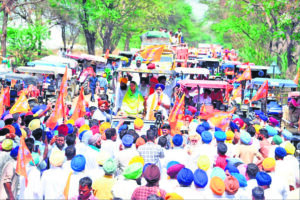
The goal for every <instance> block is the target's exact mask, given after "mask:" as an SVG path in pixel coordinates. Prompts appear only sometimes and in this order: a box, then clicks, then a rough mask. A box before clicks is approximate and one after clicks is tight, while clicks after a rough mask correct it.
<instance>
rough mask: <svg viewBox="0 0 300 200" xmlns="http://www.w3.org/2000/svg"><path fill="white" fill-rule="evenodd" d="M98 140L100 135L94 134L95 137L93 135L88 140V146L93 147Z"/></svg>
mask: <svg viewBox="0 0 300 200" xmlns="http://www.w3.org/2000/svg"><path fill="white" fill-rule="evenodd" d="M99 138H101V135H100V134H99V133H96V134H95V135H93V136H91V137H90V138H89V140H88V144H89V145H94V144H95V143H96V142H97V141H98V140H99Z"/></svg>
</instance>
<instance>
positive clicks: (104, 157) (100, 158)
mask: <svg viewBox="0 0 300 200" xmlns="http://www.w3.org/2000/svg"><path fill="white" fill-rule="evenodd" d="M109 158H110V154H109V153H108V152H106V151H100V152H99V153H98V155H97V157H96V160H97V163H98V165H103V164H104V163H105V161H106V160H108V159H109Z"/></svg>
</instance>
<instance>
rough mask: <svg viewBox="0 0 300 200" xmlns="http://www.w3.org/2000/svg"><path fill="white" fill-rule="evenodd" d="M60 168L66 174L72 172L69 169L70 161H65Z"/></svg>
mask: <svg viewBox="0 0 300 200" xmlns="http://www.w3.org/2000/svg"><path fill="white" fill-rule="evenodd" d="M62 168H63V169H64V170H65V171H66V173H70V172H72V171H73V170H72V168H71V160H66V161H65V162H64V164H63V165H62Z"/></svg>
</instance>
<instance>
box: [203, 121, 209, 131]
mask: <svg viewBox="0 0 300 200" xmlns="http://www.w3.org/2000/svg"><path fill="white" fill-rule="evenodd" d="M201 125H202V126H203V127H204V128H205V130H206V131H208V130H209V129H210V125H209V123H208V122H203V123H202V124H201Z"/></svg>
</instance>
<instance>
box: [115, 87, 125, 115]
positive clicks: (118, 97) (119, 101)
mask: <svg viewBox="0 0 300 200" xmlns="http://www.w3.org/2000/svg"><path fill="white" fill-rule="evenodd" d="M116 87H117V91H116V99H115V107H114V112H115V113H116V112H117V111H118V109H119V108H121V106H122V102H123V98H124V96H125V94H126V91H127V90H121V88H120V83H117V86H116Z"/></svg>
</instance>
